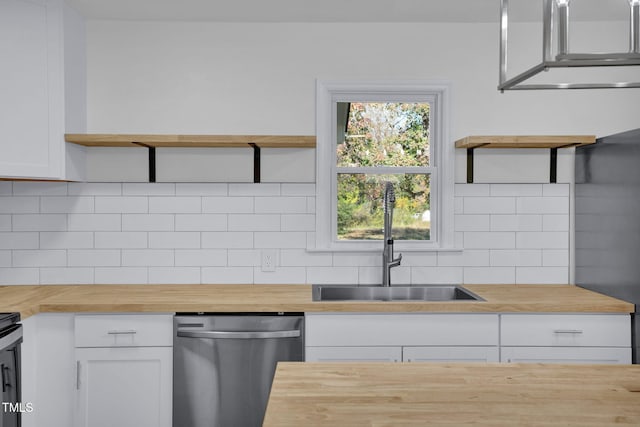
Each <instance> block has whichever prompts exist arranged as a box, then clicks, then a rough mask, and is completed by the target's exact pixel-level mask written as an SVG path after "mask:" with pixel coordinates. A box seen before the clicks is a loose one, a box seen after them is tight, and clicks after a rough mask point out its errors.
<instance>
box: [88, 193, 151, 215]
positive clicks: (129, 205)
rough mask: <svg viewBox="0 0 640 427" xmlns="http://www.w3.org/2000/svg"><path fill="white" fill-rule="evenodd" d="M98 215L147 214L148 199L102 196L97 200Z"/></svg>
mask: <svg viewBox="0 0 640 427" xmlns="http://www.w3.org/2000/svg"><path fill="white" fill-rule="evenodd" d="M95 211H96V213H147V212H149V199H148V198H147V197H125V196H100V197H96V200H95Z"/></svg>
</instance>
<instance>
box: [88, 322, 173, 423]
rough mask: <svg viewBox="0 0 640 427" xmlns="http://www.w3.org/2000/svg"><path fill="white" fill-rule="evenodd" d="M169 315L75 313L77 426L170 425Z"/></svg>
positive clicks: (171, 377)
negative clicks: (76, 314)
mask: <svg viewBox="0 0 640 427" xmlns="http://www.w3.org/2000/svg"><path fill="white" fill-rule="evenodd" d="M172 331H173V326H172V316H171V315H127V314H125V315H121V314H114V315H78V316H76V318H75V343H76V349H75V355H76V384H75V386H76V408H75V426H76V427H107V426H119V427H147V426H148V427H171V423H172V380H173V349H172V341H173V338H172V336H173V332H172Z"/></svg>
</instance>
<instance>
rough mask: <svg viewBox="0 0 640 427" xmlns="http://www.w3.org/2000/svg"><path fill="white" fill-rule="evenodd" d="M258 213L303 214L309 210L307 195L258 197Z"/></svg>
mask: <svg viewBox="0 0 640 427" xmlns="http://www.w3.org/2000/svg"><path fill="white" fill-rule="evenodd" d="M255 212H256V213H271V214H303V213H306V212H307V199H306V197H291V196H289V197H256V198H255Z"/></svg>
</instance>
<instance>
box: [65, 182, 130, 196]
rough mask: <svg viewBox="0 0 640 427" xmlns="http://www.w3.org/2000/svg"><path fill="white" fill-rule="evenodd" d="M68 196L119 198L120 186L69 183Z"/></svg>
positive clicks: (98, 183) (104, 183) (114, 183)
mask: <svg viewBox="0 0 640 427" xmlns="http://www.w3.org/2000/svg"><path fill="white" fill-rule="evenodd" d="M68 186H69V187H68V193H69V196H120V195H122V184H121V183H119V182H70V183H69V184H68Z"/></svg>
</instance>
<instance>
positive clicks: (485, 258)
mask: <svg viewBox="0 0 640 427" xmlns="http://www.w3.org/2000/svg"><path fill="white" fill-rule="evenodd" d="M489 265H490V264H489V251H488V250H486V249H485V250H473V249H465V250H464V251H452V252H438V266H439V267H464V266H478V267H481V266H489Z"/></svg>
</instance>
